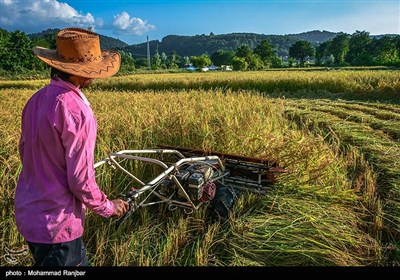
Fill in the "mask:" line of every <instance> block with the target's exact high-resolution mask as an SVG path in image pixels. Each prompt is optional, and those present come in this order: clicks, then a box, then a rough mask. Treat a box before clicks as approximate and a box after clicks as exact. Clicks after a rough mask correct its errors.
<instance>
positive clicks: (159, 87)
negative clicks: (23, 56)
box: [0, 71, 400, 266]
mask: <svg viewBox="0 0 400 280" xmlns="http://www.w3.org/2000/svg"><path fill="white" fill-rule="evenodd" d="M203 74H206V75H203ZM13 83H14V84H13ZM42 83H43V82H42V81H34V82H22V85H20V86H18V88H16V87H14V86H15V84H18V83H17V82H9V83H8V84H7V82H3V81H1V82H0V88H2V89H1V90H0V100H1V103H0V109H1V112H2V114H1V115H0V133H1V135H0V136H1V137H0V175H1V176H0V178H1V179H0V196H1V197H0V210H1V218H0V225H1V232H0V234H1V235H0V240H1V244H2V245H1V247H2V248H1V249H2V252H5V249H6V248H8V249H18V248H21V246H22V245H23V244H24V241H23V239H22V238H21V236H20V235H19V234H18V232H17V230H16V227H15V224H14V219H13V196H14V191H15V186H16V180H17V178H18V174H19V171H20V168H21V165H20V162H19V158H18V150H17V147H18V145H17V143H18V138H19V131H20V127H19V126H20V113H21V110H22V108H23V105H24V104H25V102H26V101H27V100H28V98H29V97H30V96H31V95H32V93H33V91H34V90H33V88H38V87H40V86H41V85H42ZM28 84H29V85H28ZM10 85H11V86H10ZM26 85H28V88H29V89H24V87H25V86H26ZM296 85H297V86H296ZM398 89H399V75H398V74H397V72H395V71H379V72H372V71H349V72H344V71H337V72H301V73H300V72H290V73H289V72H287V71H276V72H273V71H267V72H259V73H258V72H257V73H215V74H214V73H190V74H154V75H132V76H125V77H115V78H111V79H107V80H104V81H98V82H96V84H95V85H94V87H93V88H92V89H91V90H88V91H86V93H87V96H88V99H89V101H90V102H91V104H92V107H93V110H94V112H95V115H96V118H97V121H98V140H97V145H96V160H100V159H102V158H104V157H105V156H106V155H107V154H108V153H110V152H115V151H118V150H122V149H142V148H155V147H157V145H160V144H167V145H180V146H183V147H192V148H200V149H207V150H215V151H220V152H227V153H236V154H243V155H248V156H256V157H265V158H273V159H276V160H278V161H279V162H280V164H281V165H282V166H283V167H285V168H286V170H287V171H288V172H287V173H286V174H283V175H281V176H280V178H279V183H278V184H276V185H275V186H274V187H272V188H271V190H270V191H269V192H268V193H267V194H266V195H265V196H257V195H254V194H245V195H242V196H241V197H240V199H239V200H238V201H237V202H236V204H235V208H234V211H233V213H232V216H231V218H230V220H229V223H227V224H218V223H210V221H209V220H208V219H207V217H208V215H209V209H208V208H207V207H204V208H202V209H200V211H199V212H197V213H194V214H193V215H191V216H187V215H185V214H184V213H181V212H179V211H176V212H170V211H168V210H167V209H165V208H164V207H152V208H148V209H141V210H139V211H138V212H136V213H135V214H134V215H132V217H131V218H130V219H129V220H128V221H127V222H126V223H125V224H123V225H122V227H121V228H120V229H119V230H118V231H115V230H114V228H113V227H112V223H111V221H109V220H105V219H103V218H101V217H98V216H96V215H94V214H92V213H88V217H87V221H86V229H85V235H84V240H85V241H86V243H87V247H88V253H89V259H90V263H91V264H92V265H144V266H149V265H155V266H158V265H177V266H199V265H200V266H202V265H212V266H214V265H216V266H220V265H262V266H269V265H274V266H276V265H278V266H279V265H339V266H346V265H379V264H384V265H385V264H388V263H389V261H388V259H387V258H388V254H386V252H387V245H388V244H391V246H392V247H391V248H393V244H394V243H393V242H389V243H388V240H387V239H386V240H384V239H382V232H386V234H384V235H386V238H387V233H388V232H392V230H394V232H396V230H397V229H396V227H395V226H393V225H392V223H391V221H393V219H391V218H390V217H391V215H393V213H395V212H390V211H392V210H393V209H396V205H397V204H396V203H397V200H395V201H391V200H389V201H386V200H385V198H386V197H390V198H391V199H393V198H395V197H396V195H397V193H396V191H395V189H396V186H397V185H396V183H395V179H396V178H397V177H396V176H395V174H396V172H397V174H399V172H398V171H399V170H400V168H399V167H398V165H396V163H395V161H394V160H395V159H394V157H391V156H388V155H387V153H388V152H387V150H385V149H384V147H386V145H389V144H391V145H392V146H393V148H392V149H395V150H392V151H397V150H396V149H398V148H399V146H398V142H397V144H396V141H398V139H397V140H396V138H395V135H397V134H396V133H397V130H396V127H395V125H394V126H392V125H390V123H391V122H396V121H397V120H398V119H397V114H398V112H399V106H398V105H393V104H382V103H373V104H371V105H370V103H367V102H364V101H362V100H364V99H368V98H370V97H371V96H374V98H376V94H377V93H378V94H381V95H384V94H386V93H387V94H388V95H390V98H391V99H393V98H396V93H398V92H399V91H398ZM283 92H284V95H285V98H283V97H277V96H282V94H281V93H283ZM255 93H256V94H255ZM346 93H347V94H348V98H349V99H350V97H349V96H353V97H354V96H356V98H355V99H356V100H357V101H356V102H354V101H344V100H342V101H332V99H333V98H334V97H336V96H337V95H340V96H345V95H346ZM268 94H270V95H271V96H272V97H269V96H268ZM294 96H296V97H297V98H299V99H296V100H295V99H292V98H291V97H294ZM317 96H323V97H324V98H325V100H321V101H319V100H318V99H315V100H314V99H311V98H316V97H317ZM360 96H362V98H361V97H360ZM358 97H360V98H358ZM386 97H387V96H386ZM386 97H384V99H385V98H386ZM356 103H357V104H358V105H357V104H356ZM347 111H348V112H349V117H348V118H346V117H345V114H346V112H347ZM377 130H379V131H382V132H379V131H377ZM385 160H386V161H385ZM382 170H383V171H384V172H386V173H384V174H386V175H387V176H386V177H385V178H382V176H381V174H382V173H380V172H381V171H382ZM390 176H391V177H390ZM382 180H386V181H382ZM382 182H386V183H387V184H386V188H389V190H388V193H387V196H382V195H381V193H380V192H379V188H383V187H384V186H383V185H382ZM98 184H99V186H100V187H101V188H102V189H103V190H104V191H105V192H106V193H107V194H108V195H109V197H115V196H117V195H118V194H119V193H120V192H121V190H122V189H124V188H126V187H127V186H126V181H124V180H123V179H122V178H120V179H119V178H118V177H112V178H111V177H107V176H104V177H103V176H102V177H100V178H99V179H98ZM391 186H392V187H391ZM389 202H390V203H389ZM388 203H389V204H390V205H391V207H388V206H387V205H388ZM385 211H386V212H385ZM388 221H389V222H388ZM388 228H389V229H388ZM393 238H394V239H392V240H391V241H393V240H395V241H396V240H397V241H398V239H396V237H395V236H393ZM394 248H396V247H394ZM395 250H396V249H395ZM390 253H393V249H392V250H391V251H390ZM389 255H390V254H389ZM393 261H394V262H396V258H394V259H393V258H392V259H391V260H390V262H391V263H393ZM397 261H398V259H397ZM18 262H19V263H18V264H19V265H28V264H31V263H32V260H31V259H30V257H29V256H26V255H23V256H19V257H18ZM5 264H7V263H6V262H5V259H4V258H2V260H1V265H5Z"/></svg>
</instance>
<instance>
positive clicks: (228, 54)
mask: <svg viewBox="0 0 400 280" xmlns="http://www.w3.org/2000/svg"><path fill="white" fill-rule="evenodd" d="M234 56H235V52H233V51H226V50H218V51H216V52H215V53H213V54H212V55H211V60H212V62H213V63H214V65H217V66H221V65H231V64H232V59H233V57H234Z"/></svg>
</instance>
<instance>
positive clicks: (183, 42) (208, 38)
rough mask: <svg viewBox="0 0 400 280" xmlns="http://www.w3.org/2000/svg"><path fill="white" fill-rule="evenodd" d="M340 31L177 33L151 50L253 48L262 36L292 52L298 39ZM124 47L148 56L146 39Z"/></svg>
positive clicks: (329, 36) (187, 52)
mask: <svg viewBox="0 0 400 280" xmlns="http://www.w3.org/2000/svg"><path fill="white" fill-rule="evenodd" d="M337 34H339V33H334V32H329V31H318V30H316V31H309V32H304V33H300V34H288V35H264V34H255V33H231V34H222V35H214V34H213V33H210V34H209V35H205V34H202V35H195V36H178V35H168V36H166V37H164V38H163V39H162V41H161V42H160V41H158V40H154V41H150V52H151V53H152V54H154V53H155V51H156V49H157V48H158V52H159V53H160V54H161V53H162V52H165V53H166V54H167V55H169V54H171V53H172V52H173V51H174V52H176V53H177V54H178V55H180V56H192V55H201V54H204V53H208V54H209V55H212V54H213V53H214V52H216V51H218V50H220V49H224V50H230V51H236V49H237V47H239V46H240V45H242V44H247V45H248V46H249V47H250V48H255V47H256V46H257V45H258V44H259V43H260V42H261V41H262V40H268V41H270V42H271V43H272V44H273V45H275V46H276V48H277V51H278V54H279V55H281V56H286V55H288V53H289V47H290V46H291V45H292V44H293V43H295V42H296V41H299V40H307V41H310V42H312V43H313V44H314V45H318V44H320V43H322V42H325V41H328V40H330V39H332V38H334V37H335V36H336V35H337ZM123 50H125V51H128V52H130V53H132V55H133V56H135V57H137V56H145V55H146V51H147V43H142V44H136V45H131V46H127V47H124V48H123Z"/></svg>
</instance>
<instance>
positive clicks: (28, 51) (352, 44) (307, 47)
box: [0, 29, 400, 77]
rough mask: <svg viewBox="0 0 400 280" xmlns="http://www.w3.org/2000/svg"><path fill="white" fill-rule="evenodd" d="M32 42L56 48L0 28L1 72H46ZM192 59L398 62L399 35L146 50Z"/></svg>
mask: <svg viewBox="0 0 400 280" xmlns="http://www.w3.org/2000/svg"><path fill="white" fill-rule="evenodd" d="M34 46H42V47H45V48H50V49H54V48H55V34H51V33H49V34H46V35H44V36H36V37H33V38H30V37H29V36H28V35H27V34H25V33H24V32H21V31H13V32H8V31H6V30H4V29H0V76H6V77H7V76H10V75H12V74H18V73H20V74H21V75H23V73H36V74H38V75H40V74H42V75H43V73H47V70H48V68H47V66H46V65H45V64H44V63H42V62H41V61H40V60H38V59H37V58H36V57H35V56H34V55H33V53H32V48H33V47H34ZM117 50H118V51H119V52H120V53H121V57H122V61H121V70H120V73H121V74H124V73H131V72H133V71H136V70H137V69H143V68H144V69H147V68H148V61H147V58H146V57H145V56H137V57H134V56H133V55H132V54H131V53H130V52H128V51H126V50H122V48H119V49H118V48H117ZM190 64H192V65H193V66H194V67H196V68H203V67H207V66H210V65H212V64H213V65H216V66H221V65H231V66H232V68H233V70H241V71H245V70H262V69H266V68H280V67H294V66H299V67H304V66H309V65H316V66H375V65H382V66H397V67H399V66H400V36H382V37H380V38H371V36H370V35H369V33H368V32H366V31H356V32H355V33H354V34H352V35H349V34H345V33H339V34H338V35H337V36H336V37H334V38H333V39H331V40H328V41H326V42H323V43H321V44H319V45H317V46H314V45H313V44H312V43H311V42H310V41H307V40H298V41H296V42H294V43H293V44H292V45H291V46H290V48H289V55H288V56H285V57H283V56H279V55H278V49H277V46H275V45H273V44H272V43H271V42H270V41H269V40H262V41H261V42H260V43H259V44H257V45H255V46H253V47H252V46H249V45H248V44H242V45H240V46H239V47H237V49H236V50H235V51H232V50H224V49H220V50H218V51H216V52H214V53H213V54H211V55H208V54H207V53H205V54H202V55H194V56H183V57H182V56H179V55H178V54H177V53H176V52H175V51H172V52H171V53H170V54H168V55H167V54H166V53H165V52H161V53H159V52H158V50H157V49H156V51H155V53H154V54H153V55H152V56H151V59H150V67H151V69H153V70H157V69H179V68H182V67H185V66H187V65H190Z"/></svg>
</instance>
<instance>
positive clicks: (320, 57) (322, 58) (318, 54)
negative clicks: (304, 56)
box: [315, 41, 331, 66]
mask: <svg viewBox="0 0 400 280" xmlns="http://www.w3.org/2000/svg"><path fill="white" fill-rule="evenodd" d="M330 43H331V41H326V42H323V43H322V44H320V45H319V46H318V47H317V48H316V49H315V65H318V66H319V65H323V64H325V62H326V58H327V56H328V54H327V53H328V50H329V45H330Z"/></svg>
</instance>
